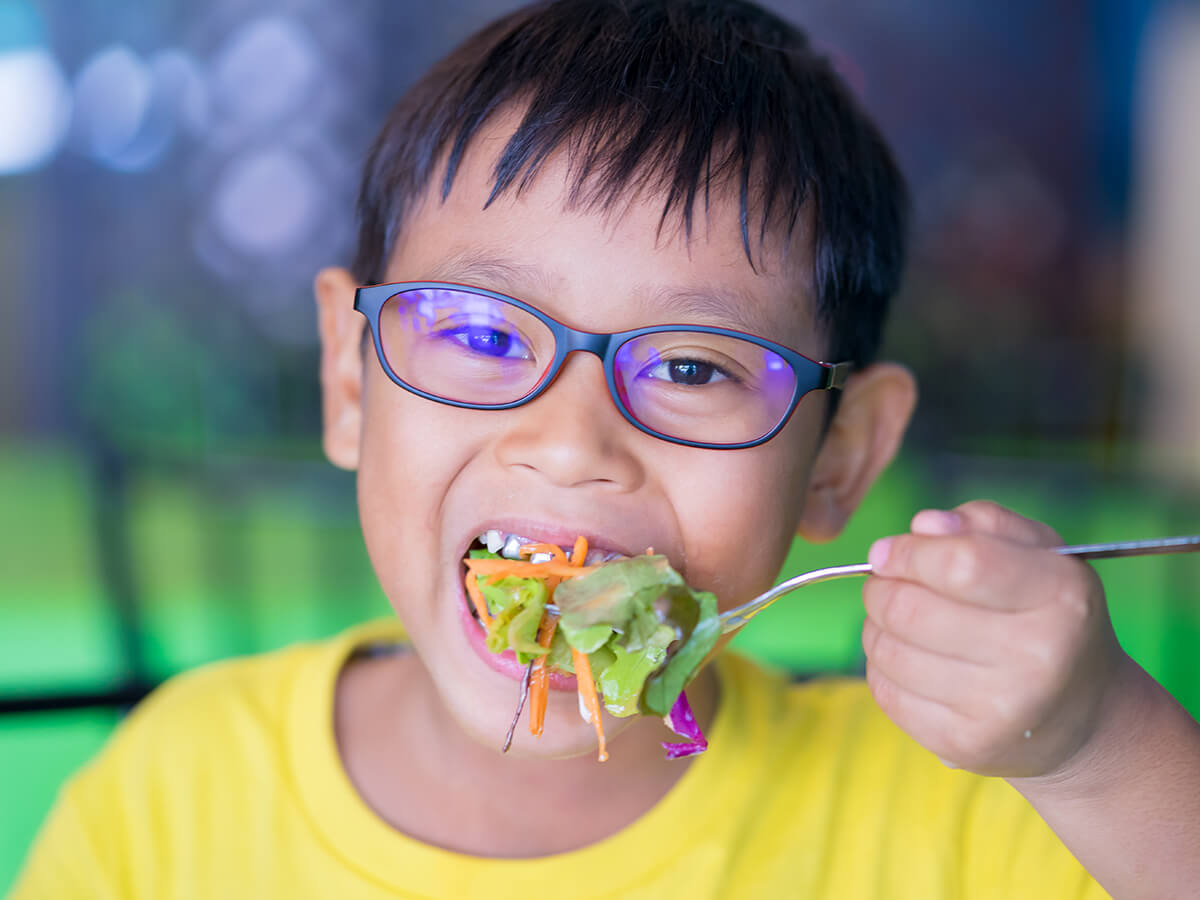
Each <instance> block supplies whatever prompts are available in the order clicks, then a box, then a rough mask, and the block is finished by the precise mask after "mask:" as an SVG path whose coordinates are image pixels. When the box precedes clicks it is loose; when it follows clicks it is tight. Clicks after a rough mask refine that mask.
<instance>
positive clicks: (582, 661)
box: [571, 647, 608, 762]
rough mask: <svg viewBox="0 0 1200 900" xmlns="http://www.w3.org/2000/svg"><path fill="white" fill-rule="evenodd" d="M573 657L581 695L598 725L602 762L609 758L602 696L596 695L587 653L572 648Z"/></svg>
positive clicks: (598, 742)
mask: <svg viewBox="0 0 1200 900" xmlns="http://www.w3.org/2000/svg"><path fill="white" fill-rule="evenodd" d="M571 659H572V660H573V661H574V663H575V683H576V684H577V685H578V687H579V696H580V697H581V698H582V700H583V705H584V707H585V708H586V709H587V711H588V715H589V716H591V719H592V724H593V725H595V726H596V743H597V744H599V745H600V754H599V756H598V757H597V758H598V759H599V760H600V762H604V761H605V760H607V759H608V750H607V749H605V746H604V724H603V723H602V722H601V721H600V698H599V697H597V696H596V684H595V682H593V681H592V664H591V663H590V662H588V658H587V654H586V653H580V652H579V651H578V650H576V649H575V648H574V647H572V648H571Z"/></svg>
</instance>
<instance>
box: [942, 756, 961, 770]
mask: <svg viewBox="0 0 1200 900" xmlns="http://www.w3.org/2000/svg"><path fill="white" fill-rule="evenodd" d="M938 762H940V763H941V764H942V765H943V766H945V767H946V768H947V769H957V768H958V766H957V765H955V764H954V763H952V762H950V760H948V759H946V757H944V756H939V757H938Z"/></svg>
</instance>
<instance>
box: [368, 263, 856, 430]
mask: <svg viewBox="0 0 1200 900" xmlns="http://www.w3.org/2000/svg"><path fill="white" fill-rule="evenodd" d="M354 308H355V309H356V310H358V311H359V312H361V313H362V314H363V315H364V316H366V318H367V321H368V322H369V323H370V326H371V336H372V338H373V339H374V342H375V351H376V353H377V354H378V356H379V362H380V365H382V366H383V370H384V372H386V373H387V375H388V377H389V378H391V379H392V381H394V382H396V384H398V385H400V387H402V388H404V389H406V390H409V391H412V393H414V394H417V395H419V396H421V397H425V398H427V399H429V400H436V401H437V402H439V403H447V404H449V405H451V406H459V407H464V408H466V409H512V408H513V407H517V406H521V405H522V404H525V403H528V402H529V401H531V400H533V399H534V398H536V397H537V396H538V395H540V394H541V393H542V392H543V391H544V390H546V388H547V387H549V386H550V383H551V382H552V381H554V378H555V376H556V375H558V372H559V370H560V369H561V368H562V365H563V363H564V362H565V361H566V358H567V356H568V354H570V353H572V352H573V351H575V350H582V351H584V352H586V353H592V354H595V355H596V356H597V357H599V359H600V360H601V361H602V363H603V365H604V375H605V379H606V380H607V382H608V390H609V393H610V394H611V395H612V399H613V402H614V403H616V405H617V409H619V410H620V411H621V414H622V415H623V416H624V417H625V418H626V419H628V420H629V422H630V423H631V424H632V425H633V426H634V427H635V428H638V429H641V430H642V431H644V432H646V433H647V434H651V435H654V436H655V437H657V438H662V439H663V440H665V441H671V442H673V443H676V444H685V445H687V446H689V447H705V448H711V449H724V450H735V449H740V448H743V447H754V446H756V445H758V444H761V443H763V442H764V441H768V440H770V439H771V438H772V437H774V436H775V435H776V434H778V433H779V431H780V429H781V428H783V426H784V424H785V423H786V422H787V420H788V417H789V416H790V415H791V414H792V411H793V410H794V409H795V408H796V404H797V403H799V402H800V398H801V397H803V396H804V395H805V394H807V393H808V392H809V391H822V390H832V389H836V388H840V387H841V386H842V384H843V382H844V381H845V378H846V375H847V373H848V372H849V370H850V364H849V363H836V364H833V363H823V362H816V361H814V360H811V359H809V358H808V357H806V356H803V355H802V354H800V353H797V352H796V351H795V350H791V349H789V348H788V347H784V346H782V345H780V344H776V343H774V342H772V341H768V340H765V339H764V338H760V337H755V336H754V335H751V334H743V333H741V332H739V331H733V330H731V329H728V328H712V327H708V326H704V325H656V326H653V327H650V328H635V329H633V330H632V331H618V332H615V333H612V334H596V333H593V332H590V331H580V330H578V329H575V328H571V327H569V326H567V325H564V324H563V323H562V322H559V321H557V320H555V319H553V318H551V317H550V316H548V315H546V313H544V312H542V311H541V310H539V309H536V308H535V307H533V306H530V305H529V304H528V303H524V302H522V301H520V300H516V299H514V298H512V297H507V296H505V295H504V294H498V293H496V292H494V291H488V290H484V289H482V288H476V287H467V286H465V285H459V284H446V283H441V282H425V281H418V282H402V283H398V284H376V285H370V286H367V287H360V288H359V289H358V290H357V292H356V293H355V295H354Z"/></svg>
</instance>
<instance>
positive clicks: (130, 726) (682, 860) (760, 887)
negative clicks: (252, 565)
mask: <svg viewBox="0 0 1200 900" xmlns="http://www.w3.org/2000/svg"><path fill="white" fill-rule="evenodd" d="M399 638H400V630H399V626H398V624H396V623H394V622H378V623H373V624H370V625H366V626H362V627H360V628H356V629H353V630H351V631H349V632H347V633H346V634H344V635H342V636H340V637H339V638H336V639H334V640H331V641H326V642H323V643H317V644H306V645H300V646H295V647H292V648H289V649H286V650H282V651H278V652H275V653H270V654H266V655H263V656H258V657H252V658H249V659H243V660H236V661H232V662H225V663H219V664H216V665H213V666H209V667H206V668H205V669H202V670H199V671H196V672H193V673H190V674H187V675H184V676H182V677H180V678H177V679H175V680H173V681H172V682H170V683H169V684H168V685H167V686H165V687H164V688H163V689H161V690H160V691H158V692H156V693H155V694H154V695H153V696H151V697H150V698H149V699H147V701H146V702H145V703H143V704H142V705H141V706H140V707H139V708H138V709H137V710H136V711H135V712H134V713H133V715H131V716H130V717H129V718H128V719H127V720H126V722H125V723H124V724H123V725H122V726H121V728H120V729H119V730H118V732H117V734H116V735H115V736H114V737H113V739H112V740H111V741H110V742H109V744H108V746H107V747H106V748H105V749H104V750H103V751H102V752H101V754H100V755H99V757H98V758H97V759H95V760H94V761H93V762H91V763H90V764H89V765H88V766H87V767H86V768H84V769H83V770H82V771H81V772H80V773H79V774H77V775H76V776H75V777H74V778H72V779H71V780H70V781H69V782H68V783H67V784H66V785H65V787H64V788H63V790H62V792H61V795H60V796H59V799H58V803H57V806H56V807H55V809H54V810H53V811H52V813H51V815H50V817H49V819H48V820H47V822H46V823H45V825H44V826H43V828H42V831H41V833H40V835H39V836H38V839H37V840H36V842H35V843H34V847H33V849H32V851H31V852H30V856H29V859H28V860H27V862H26V866H25V869H24V871H23V873H22V875H21V876H20V877H19V878H18V881H17V885H16V887H15V889H14V893H13V895H12V900H33V898H56V900H60V898H74V897H98V898H117V897H120V898H153V900H175V898H233V897H253V898H274V897H278V898H288V900H294V898H302V897H322V898H334V900H352V898H384V897H407V898H433V897H438V898H454V900H461V898H474V897H479V898H486V900H502V898H509V897H511V898H520V900H534V898H539V897H553V898H572V900H592V898H622V900H635V898H646V900H651V898H652V900H669V898H676V897H678V898H686V900H703V898H717V897H720V898H755V900H762V898H775V897H797V898H806V900H808V898H813V900H818V898H819V900H865V898H919V900H939V898H970V900H975V898H980V900H986V898H1004V900H1012V898H1021V900H1036V898H1047V900H1049V898H1053V900H1076V898H1100V897H1105V896H1107V895H1106V894H1105V893H1104V892H1103V891H1101V890H1100V888H1099V887H1097V886H1096V885H1095V884H1094V883H1093V882H1092V881H1091V879H1090V878H1089V877H1088V876H1087V874H1086V873H1085V872H1084V871H1083V870H1082V868H1081V867H1080V865H1079V864H1078V863H1077V862H1076V861H1075V860H1074V858H1073V857H1072V856H1071V855H1070V854H1069V853H1068V852H1067V851H1066V849H1065V848H1064V847H1063V846H1062V845H1061V844H1060V843H1059V841H1058V840H1057V839H1056V838H1055V836H1054V835H1053V834H1052V833H1051V831H1050V830H1049V828H1048V827H1047V826H1046V825H1045V824H1044V823H1043V822H1042V821H1041V819H1039V818H1038V817H1037V815H1036V814H1035V813H1034V812H1033V810H1032V809H1031V808H1030V807H1029V806H1028V805H1027V804H1026V803H1025V801H1024V800H1023V799H1022V798H1021V797H1020V796H1019V795H1018V794H1017V793H1016V792H1015V791H1013V790H1012V789H1011V788H1010V787H1009V786H1008V785H1007V784H1005V783H1004V782H1003V781H1000V780H995V779H985V778H980V777H977V776H973V775H969V774H965V773H962V772H955V771H951V770H948V769H946V768H945V767H943V766H942V765H941V764H940V763H938V762H937V761H936V760H935V759H934V758H933V757H932V756H931V755H930V754H929V753H928V752H927V751H925V750H923V749H921V748H920V747H919V746H917V745H916V744H914V743H913V742H912V741H911V740H909V739H908V738H907V737H906V736H905V735H904V734H903V733H901V732H900V731H899V730H898V729H896V728H895V727H894V726H893V725H892V724H891V723H890V722H889V721H888V720H887V719H886V718H885V717H884V716H883V715H882V713H880V712H879V711H878V709H877V707H876V706H875V705H874V703H872V701H871V699H870V696H869V694H868V693H867V691H866V688H865V686H864V685H863V684H862V683H861V682H857V681H851V680H835V681H819V682H811V683H807V684H802V685H794V684H789V683H788V681H787V680H786V679H785V678H783V677H781V676H779V675H776V674H772V673H770V672H767V671H765V670H763V669H762V668H760V667H759V666H757V665H756V664H754V663H752V662H750V661H748V660H746V659H743V658H741V657H738V656H735V655H731V654H726V655H725V656H724V657H722V658H721V659H720V660H719V661H718V670H719V673H720V678H721V684H722V692H723V693H722V697H723V702H722V704H721V708H720V711H719V712H718V714H717V718H716V721H715V722H714V723H713V727H712V729H711V733H710V734H709V740H710V746H711V749H710V750H709V751H708V752H707V753H706V754H704V755H703V756H701V757H700V758H699V759H697V760H696V762H695V763H694V764H693V765H692V766H691V768H690V769H689V770H688V772H687V773H686V774H685V775H684V777H683V778H681V779H680V781H679V782H678V784H677V785H676V786H675V787H674V788H673V789H672V790H671V791H670V793H668V794H667V796H666V797H665V798H664V799H663V800H662V802H661V803H659V804H658V806H656V807H655V808H654V809H652V810H651V811H650V812H649V813H647V814H646V815H645V816H643V817H642V818H641V819H639V820H638V821H636V822H634V823H633V824H632V825H630V826H629V827H628V828H626V829H625V830H623V831H621V832H620V833H618V834H615V835H613V836H612V837H610V838H608V839H606V840H603V841H600V842H599V843H596V844H593V845H591V846H589V847H585V848H583V849H581V850H577V851H573V852H570V853H563V854H560V855H556V856H551V857H546V858H541V859H526V860H512V859H484V858H477V857H470V856H464V855H462V854H457V853H452V852H449V851H446V850H442V849H438V848H435V847H430V846H428V845H426V844H422V843H420V842H419V841H416V840H414V839H412V838H409V837H406V836H405V835H403V834H400V833H398V832H396V831H395V830H393V829H391V828H390V827H388V826H387V825H386V824H385V823H384V822H383V821H382V820H380V819H379V818H377V817H376V816H375V815H374V814H373V813H372V812H371V810H370V809H369V808H368V807H367V805H366V804H365V803H364V802H363V801H362V800H361V799H360V798H359V796H358V795H357V794H356V793H355V791H354V789H353V787H352V786H351V784H350V781H349V779H348V777H347V776H346V774H345V772H344V770H343V769H342V766H341V764H340V761H339V758H338V754H337V748H336V744H335V739H334V734H333V727H332V722H333V715H332V706H333V692H334V684H335V681H336V678H337V674H338V672H339V670H340V669H341V668H342V666H343V665H344V663H345V661H346V659H347V658H348V657H349V655H350V654H351V653H352V652H353V651H354V650H355V649H356V648H359V647H362V646H364V645H370V644H379V643H388V642H395V641H397V640H399ZM609 765H620V756H619V755H617V756H616V757H615V758H614V760H613V761H612V762H611V763H609Z"/></svg>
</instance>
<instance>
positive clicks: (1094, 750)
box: [1006, 652, 1174, 806]
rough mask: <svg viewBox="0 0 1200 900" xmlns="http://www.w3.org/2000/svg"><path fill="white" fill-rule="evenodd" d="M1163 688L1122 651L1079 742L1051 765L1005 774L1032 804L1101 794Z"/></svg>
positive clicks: (1123, 770) (1128, 756) (1131, 761)
mask: <svg viewBox="0 0 1200 900" xmlns="http://www.w3.org/2000/svg"><path fill="white" fill-rule="evenodd" d="M1163 702H1166V703H1170V704H1172V705H1174V701H1173V700H1172V698H1171V697H1170V695H1169V694H1167V692H1166V691H1165V690H1164V689H1163V688H1162V687H1161V686H1160V685H1159V684H1158V683H1157V682H1156V681H1155V680H1154V679H1153V678H1151V677H1150V675H1149V674H1148V673H1147V672H1146V671H1145V670H1144V669H1143V668H1142V667H1141V666H1140V665H1138V664H1137V663H1136V662H1135V661H1134V660H1133V659H1132V658H1131V657H1130V656H1128V655H1127V654H1125V653H1124V652H1122V653H1121V654H1120V656H1119V658H1118V660H1117V662H1116V663H1115V668H1114V670H1113V672H1112V675H1111V677H1110V679H1109V684H1108V687H1107V689H1106V691H1105V694H1104V696H1103V697H1102V698H1101V700H1100V703H1099V705H1098V709H1097V713H1096V722H1095V724H1094V726H1093V728H1092V729H1091V731H1090V733H1089V734H1088V736H1087V737H1086V738H1085V739H1084V740H1083V742H1082V743H1081V744H1080V745H1079V747H1078V748H1077V749H1076V750H1075V751H1074V752H1073V753H1071V754H1070V755H1069V756H1068V757H1067V758H1066V759H1065V760H1063V762H1062V763H1061V764H1060V765H1058V766H1057V767H1055V768H1054V769H1053V770H1052V771H1050V772H1046V773H1044V774H1041V775H1034V776H1028V777H1020V778H1008V779H1006V780H1007V781H1008V782H1009V783H1010V784H1011V785H1012V786H1013V787H1015V788H1016V789H1017V790H1018V791H1019V792H1020V793H1021V794H1023V795H1024V796H1025V798H1026V799H1027V800H1029V801H1030V802H1032V803H1034V805H1035V806H1036V805H1037V801H1038V800H1040V799H1044V798H1060V797H1061V798H1073V799H1087V798H1096V797H1099V796H1102V795H1104V794H1105V793H1106V792H1107V791H1108V790H1110V789H1111V788H1112V787H1113V785H1114V784H1115V783H1116V782H1117V780H1118V779H1120V778H1121V776H1122V775H1125V776H1127V775H1128V773H1129V772H1130V771H1131V766H1134V765H1136V758H1137V754H1138V752H1139V751H1140V750H1144V749H1145V735H1147V734H1149V733H1150V732H1151V731H1152V729H1151V728H1150V727H1149V723H1150V722H1151V721H1153V719H1154V717H1155V716H1156V715H1157V713H1158V710H1159V708H1160V706H1161V705H1162V703H1163Z"/></svg>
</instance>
